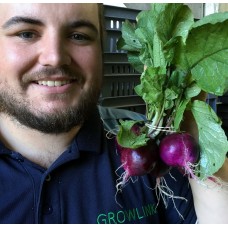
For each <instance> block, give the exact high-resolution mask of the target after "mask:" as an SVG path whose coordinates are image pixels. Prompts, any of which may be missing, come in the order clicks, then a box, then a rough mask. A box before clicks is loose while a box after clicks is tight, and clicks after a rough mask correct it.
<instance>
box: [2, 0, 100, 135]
mask: <svg viewBox="0 0 228 228" xmlns="http://www.w3.org/2000/svg"><path fill="white" fill-rule="evenodd" d="M0 53H1V58H0V106H1V107H0V111H1V112H2V113H5V114H7V115H9V116H11V117H13V118H15V119H16V120H18V121H19V122H20V123H21V124H23V125H26V126H27V127H30V128H34V129H37V130H39V131H42V132H45V133H59V132H64V131H69V130H70V129H71V128H72V126H75V125H79V124H81V122H83V119H84V116H85V115H86V114H87V113H88V112H89V110H90V108H94V106H95V105H96V102H97V99H98V96H99V92H100V87H101V81H102V53H101V44H100V26H99V18H98V6H97V4H1V5H0Z"/></svg>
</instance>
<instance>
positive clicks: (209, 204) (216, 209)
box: [181, 92, 228, 224]
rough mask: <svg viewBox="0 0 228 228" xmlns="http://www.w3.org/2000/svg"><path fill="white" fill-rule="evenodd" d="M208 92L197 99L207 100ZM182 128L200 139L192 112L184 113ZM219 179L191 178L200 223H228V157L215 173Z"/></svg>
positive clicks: (202, 93)
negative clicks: (203, 179)
mask: <svg viewBox="0 0 228 228" xmlns="http://www.w3.org/2000/svg"><path fill="white" fill-rule="evenodd" d="M206 97H207V94H206V93H204V92H201V93H200V95H199V96H198V97H196V98H195V99H197V100H203V101H206ZM181 130H184V131H187V132H189V133H190V134H192V136H193V137H195V139H196V140H198V129H197V125H196V122H195V120H194V118H193V115H192V113H191V112H189V111H186V112H185V114H184V122H183V124H182V128H181ZM214 176H215V178H218V179H217V181H219V182H220V184H219V183H217V184H216V179H215V181H213V180H206V181H204V182H198V181H196V180H193V179H189V181H190V184H191V188H192V192H193V197H194V205H195V210H196V214H197V217H198V222H199V223H223V224H224V223H228V216H227V211H228V159H227V158H226V160H225V163H224V164H223V166H222V167H221V168H220V169H219V171H218V172H217V173H215V174H214Z"/></svg>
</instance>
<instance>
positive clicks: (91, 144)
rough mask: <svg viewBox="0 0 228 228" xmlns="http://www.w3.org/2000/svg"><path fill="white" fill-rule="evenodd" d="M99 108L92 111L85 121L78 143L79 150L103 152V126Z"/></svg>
mask: <svg viewBox="0 0 228 228" xmlns="http://www.w3.org/2000/svg"><path fill="white" fill-rule="evenodd" d="M102 126H103V125H102V121H101V119H100V114H99V111H98V109H95V110H93V111H92V112H91V115H90V116H89V118H88V119H87V121H86V122H85V123H84V125H83V126H82V128H81V129H80V131H79V132H78V135H77V136H76V143H77V146H78V150H79V151H84V152H93V153H94V152H95V153H100V152H101V145H102V134H103V130H102V129H103V127H102Z"/></svg>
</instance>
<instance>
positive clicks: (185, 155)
mask: <svg viewBox="0 0 228 228" xmlns="http://www.w3.org/2000/svg"><path fill="white" fill-rule="evenodd" d="M159 150H160V157H161V159H162V160H163V161H164V162H165V163H166V164H167V165H169V166H176V167H181V168H184V170H185V171H186V172H187V173H188V174H190V175H191V177H193V176H194V174H193V172H192V170H191V166H192V165H193V164H194V163H196V162H197V161H198V159H199V146H198V144H197V142H196V141H195V139H194V138H193V137H192V136H191V135H190V134H188V133H173V134H170V135H167V136H165V137H164V138H163V139H162V140H161V142H160V145H159Z"/></svg>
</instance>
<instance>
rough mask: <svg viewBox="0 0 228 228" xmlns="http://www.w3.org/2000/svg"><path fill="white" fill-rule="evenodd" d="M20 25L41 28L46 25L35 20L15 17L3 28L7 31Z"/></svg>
mask: <svg viewBox="0 0 228 228" xmlns="http://www.w3.org/2000/svg"><path fill="white" fill-rule="evenodd" d="M20 23H26V24H33V25H40V26H42V25H44V24H43V22H42V21H40V20H38V19H35V18H31V17H22V16H15V17H12V18H10V19H9V20H8V21H6V22H5V23H4V24H3V25H2V28H4V29H7V28H9V27H11V26H13V25H16V24H20Z"/></svg>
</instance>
